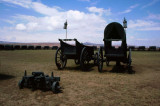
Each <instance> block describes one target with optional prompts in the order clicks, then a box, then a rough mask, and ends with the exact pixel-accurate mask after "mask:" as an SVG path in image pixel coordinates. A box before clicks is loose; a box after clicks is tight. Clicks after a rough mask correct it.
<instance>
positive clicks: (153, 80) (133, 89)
mask: <svg viewBox="0 0 160 106" xmlns="http://www.w3.org/2000/svg"><path fill="white" fill-rule="evenodd" d="M54 55H55V51H53V50H19V51H18V50H17V51H16V50H15V51H0V105H1V106H10V105H19V106H29V105H40V106H41V105H42V106H44V105H49V106H53V105H56V106H59V105H61V106H63V105H69V106H72V105H76V106H77V105H78V106H79V105H80V106H81V105H82V106H87V105H90V106H101V105H104V106H108V105H109V106H118V105H127V106H128V105H135V106H142V105H154V106H160V52H138V51H137V52H136V51H134V52H132V59H133V63H132V66H133V67H132V69H133V70H134V71H135V74H128V73H127V72H123V73H118V72H112V71H111V70H112V69H113V67H114V65H115V63H114V62H113V63H110V66H109V67H107V66H106V64H104V68H103V70H104V72H103V73H99V72H98V69H97V67H96V66H93V67H91V68H90V69H89V71H87V72H84V71H81V70H80V67H79V66H78V65H75V63H74V61H73V60H68V62H67V65H66V68H65V69H64V70H61V71H59V70H57V67H56V65H55V62H54ZM92 63H93V62H92ZM122 65H123V64H122ZM24 70H27V73H28V74H31V72H32V71H43V72H44V73H45V74H48V75H50V74H51V72H52V71H53V72H54V74H55V76H60V77H61V81H60V85H61V86H62V87H63V88H64V89H62V91H63V92H62V93H58V94H53V93H52V91H46V92H43V91H41V90H36V91H31V90H30V89H27V88H24V89H21V90H19V88H18V81H19V80H20V79H21V78H22V76H23V74H24Z"/></svg>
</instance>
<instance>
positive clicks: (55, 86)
mask: <svg viewBox="0 0 160 106" xmlns="http://www.w3.org/2000/svg"><path fill="white" fill-rule="evenodd" d="M51 89H52V92H53V93H58V92H59V91H60V86H59V82H53V84H52V87H51Z"/></svg>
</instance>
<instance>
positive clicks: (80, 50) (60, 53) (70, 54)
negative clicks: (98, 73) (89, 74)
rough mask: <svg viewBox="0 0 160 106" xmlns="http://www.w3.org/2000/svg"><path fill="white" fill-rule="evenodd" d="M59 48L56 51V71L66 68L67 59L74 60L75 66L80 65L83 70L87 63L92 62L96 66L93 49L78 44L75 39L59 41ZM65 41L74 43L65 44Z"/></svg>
mask: <svg viewBox="0 0 160 106" xmlns="http://www.w3.org/2000/svg"><path fill="white" fill-rule="evenodd" d="M59 41H60V47H59V48H58V49H57V51H56V55H55V63H56V66H57V68H58V69H63V68H64V67H65V66H66V63H67V59H74V61H75V63H76V64H80V66H81V68H82V69H83V70H85V69H86V68H87V66H88V63H89V62H90V61H91V60H94V63H95V64H96V63H97V62H96V60H97V54H94V47H92V46H86V45H83V44H82V43H80V42H78V41H77V39H59ZM65 41H75V45H71V44H68V43H66V42H65Z"/></svg>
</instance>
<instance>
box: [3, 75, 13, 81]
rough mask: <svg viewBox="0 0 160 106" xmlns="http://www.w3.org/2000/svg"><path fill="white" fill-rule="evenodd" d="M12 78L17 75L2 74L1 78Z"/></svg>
mask: <svg viewBox="0 0 160 106" xmlns="http://www.w3.org/2000/svg"><path fill="white" fill-rule="evenodd" d="M11 78H15V76H12V75H6V74H0V80H8V79H11Z"/></svg>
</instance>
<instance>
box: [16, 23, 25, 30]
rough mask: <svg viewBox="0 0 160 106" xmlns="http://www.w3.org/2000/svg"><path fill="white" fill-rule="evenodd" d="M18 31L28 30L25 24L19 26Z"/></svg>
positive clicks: (17, 26)
mask: <svg viewBox="0 0 160 106" xmlns="http://www.w3.org/2000/svg"><path fill="white" fill-rule="evenodd" d="M16 29H17V30H25V29H26V26H25V25H24V24H17V25H16Z"/></svg>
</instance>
